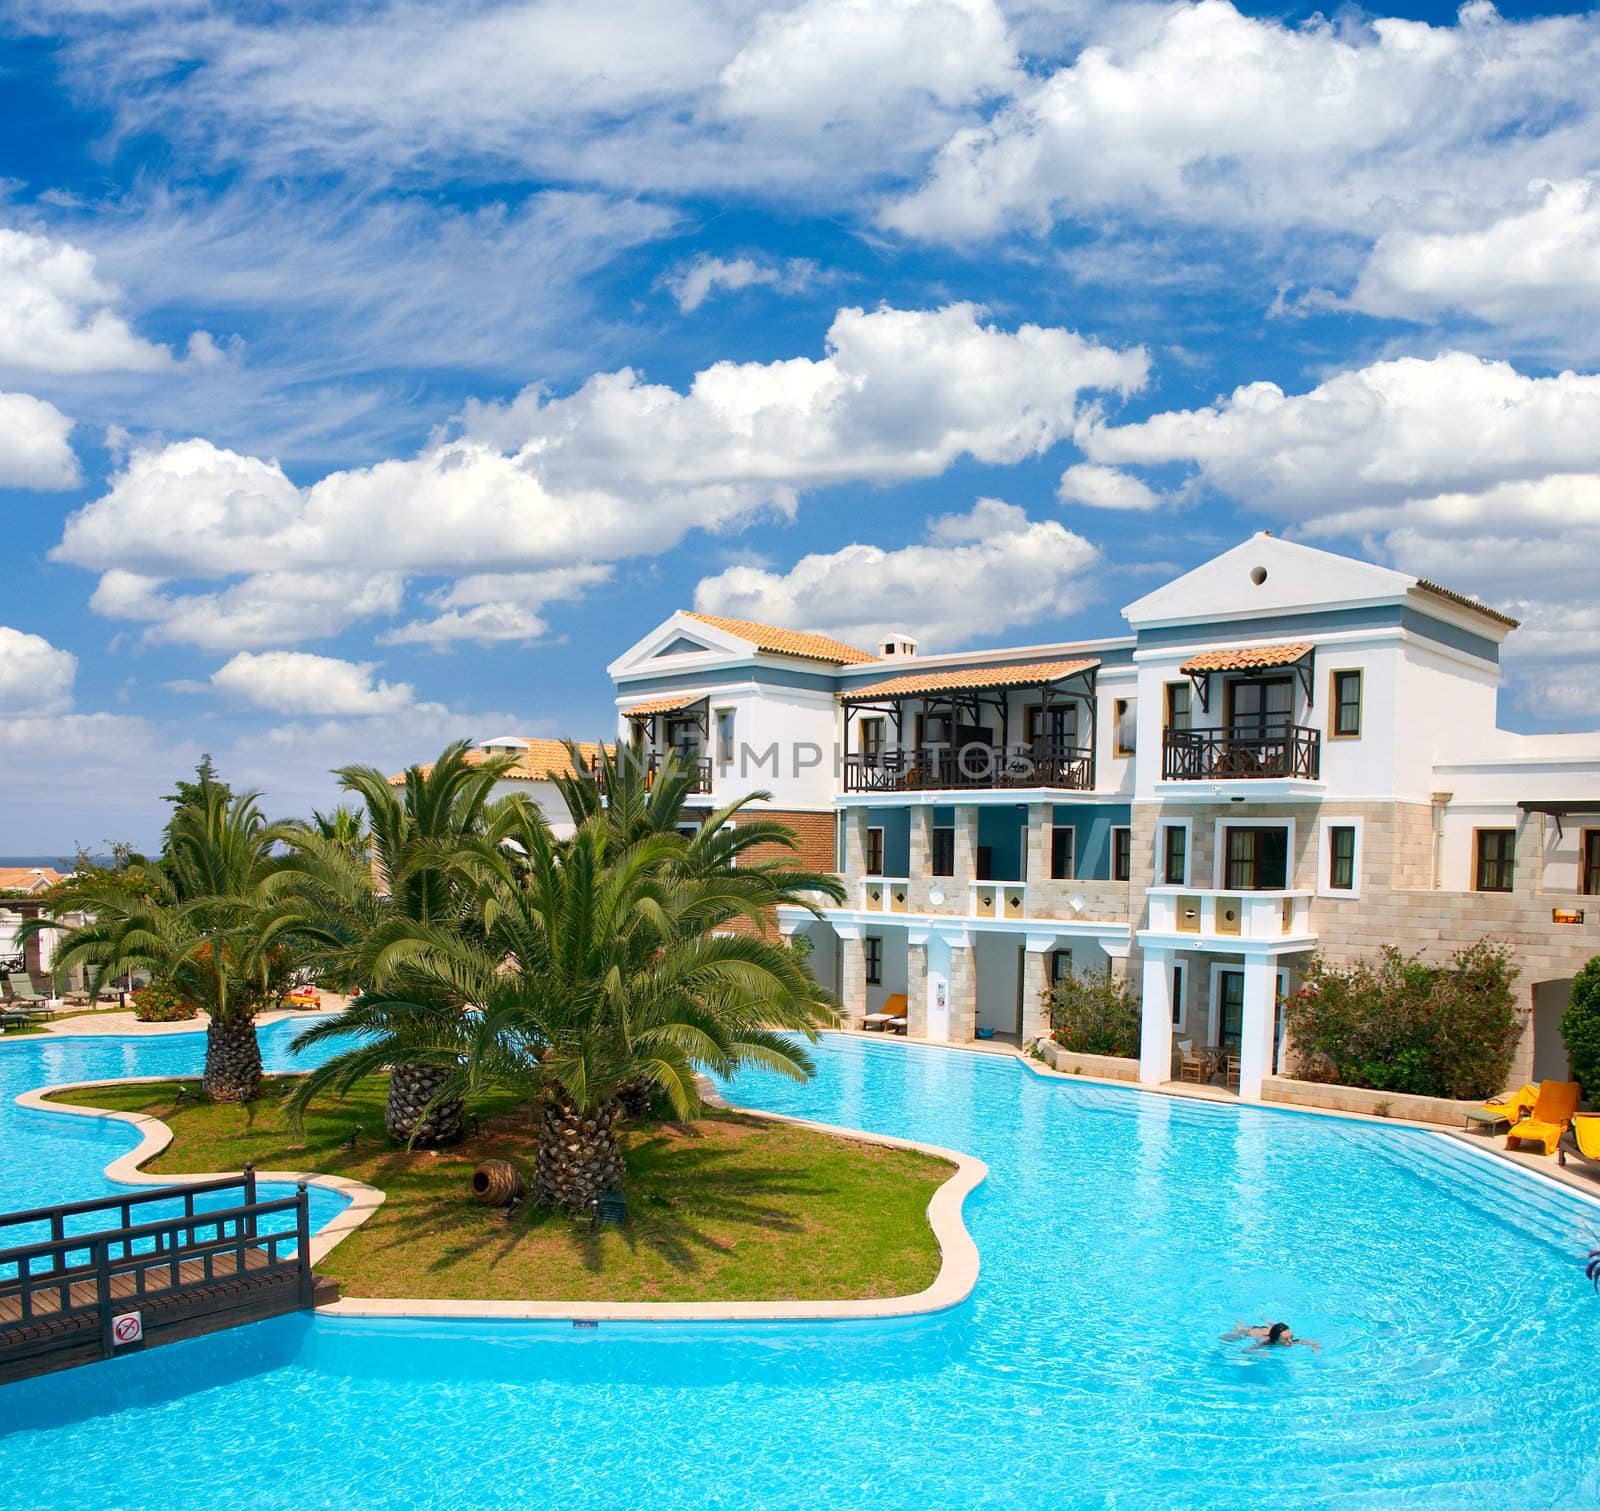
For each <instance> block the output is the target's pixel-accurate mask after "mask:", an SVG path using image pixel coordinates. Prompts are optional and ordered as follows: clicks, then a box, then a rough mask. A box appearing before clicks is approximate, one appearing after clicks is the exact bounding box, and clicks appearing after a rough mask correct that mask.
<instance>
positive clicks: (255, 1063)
mask: <svg viewBox="0 0 1600 1511" xmlns="http://www.w3.org/2000/svg"><path fill="white" fill-rule="evenodd" d="M200 1090H201V1093H202V1095H203V1096H204V1097H205V1099H206V1100H207V1101H208V1102H253V1101H255V1099H256V1097H257V1096H259V1095H260V1093H261V1041H260V1040H259V1039H258V1038H256V1025H255V1020H254V1019H253V1018H246V1019H245V1020H244V1021H243V1022H242V1023H219V1022H217V1021H216V1020H215V1019H212V1022H211V1026H210V1027H209V1028H208V1029H207V1030H206V1069H205V1074H204V1075H203V1076H202V1077H201V1080H200Z"/></svg>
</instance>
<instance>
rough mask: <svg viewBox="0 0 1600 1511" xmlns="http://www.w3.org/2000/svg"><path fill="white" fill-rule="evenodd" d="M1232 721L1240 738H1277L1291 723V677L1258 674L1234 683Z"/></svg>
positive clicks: (1292, 715) (1292, 688) (1292, 703)
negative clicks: (1258, 675) (1255, 676)
mask: <svg viewBox="0 0 1600 1511" xmlns="http://www.w3.org/2000/svg"><path fill="white" fill-rule="evenodd" d="M1232 723H1233V727H1234V730H1235V732H1236V733H1237V734H1238V735H1239V736H1241V737H1242V738H1247V739H1248V738H1255V739H1261V740H1269V739H1281V738H1282V737H1283V735H1284V734H1286V733H1287V732H1288V730H1289V726H1290V725H1292V724H1293V723H1294V679H1293V678H1292V677H1260V678H1253V679H1251V680H1250V681H1247V682H1235V683H1234V684H1233V719H1232Z"/></svg>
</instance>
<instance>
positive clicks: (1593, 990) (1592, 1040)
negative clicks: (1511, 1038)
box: [1561, 955, 1600, 1107]
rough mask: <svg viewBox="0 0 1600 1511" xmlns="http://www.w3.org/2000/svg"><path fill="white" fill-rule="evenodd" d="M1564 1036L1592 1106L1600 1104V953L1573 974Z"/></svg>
mask: <svg viewBox="0 0 1600 1511" xmlns="http://www.w3.org/2000/svg"><path fill="white" fill-rule="evenodd" d="M1561 1037H1562V1038H1563V1039H1564V1040H1565V1041H1566V1045H1567V1058H1568V1060H1570V1061H1571V1062H1572V1074H1573V1076H1574V1077H1575V1078H1576V1079H1577V1081H1578V1083H1579V1084H1580V1085H1581V1086H1582V1087H1583V1096H1584V1100H1585V1101H1586V1102H1588V1103H1589V1105H1590V1106H1591V1107H1593V1106H1600V955H1596V956H1595V958H1594V959H1593V960H1591V961H1590V962H1589V963H1588V964H1587V965H1586V966H1584V968H1583V969H1582V970H1581V971H1579V972H1578V974H1577V975H1576V976H1574V977H1573V978H1572V1000H1571V1001H1570V1002H1569V1003H1568V1004H1567V1010H1566V1012H1564V1013H1563V1014H1562V1015H1561Z"/></svg>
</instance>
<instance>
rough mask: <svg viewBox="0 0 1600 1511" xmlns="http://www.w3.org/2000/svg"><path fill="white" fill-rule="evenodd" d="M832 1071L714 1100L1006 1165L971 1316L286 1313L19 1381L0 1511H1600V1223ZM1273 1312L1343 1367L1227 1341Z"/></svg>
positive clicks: (904, 1063)
mask: <svg viewBox="0 0 1600 1511" xmlns="http://www.w3.org/2000/svg"><path fill="white" fill-rule="evenodd" d="M270 1033H271V1031H269V1035H270ZM279 1049H281V1040H275V1039H271V1038H270V1037H269V1052H270V1053H272V1054H274V1055H275V1054H276V1052H277V1051H278V1050H279ZM186 1052H189V1046H187V1045H186V1044H181V1043H180V1042H179V1041H174V1040H152V1041H143V1042H140V1043H138V1044H131V1045H130V1044H112V1045H99V1046H95V1047H94V1049H93V1050H92V1051H91V1050H90V1049H89V1048H88V1047H87V1046H82V1047H80V1046H77V1045H74V1046H70V1047H69V1046H66V1045H57V1044H51V1045H49V1046H46V1047H44V1048H43V1049H41V1050H39V1051H37V1052H36V1051H34V1049H33V1048H32V1046H28V1047H26V1048H24V1046H21V1045H15V1046H10V1047H7V1048H6V1049H5V1050H4V1051H3V1052H0V1061H3V1062H5V1063H4V1064H0V1073H3V1074H4V1075H5V1077H6V1078H7V1080H8V1082H16V1081H18V1079H19V1078H20V1079H21V1080H26V1079H27V1077H28V1076H29V1075H33V1076H35V1077H37V1078H38V1079H54V1078H58V1077H59V1076H64V1075H76V1074H80V1073H85V1074H115V1073H117V1072H116V1070H106V1069H104V1068H103V1061H97V1065H96V1068H95V1069H94V1070H92V1071H87V1072H84V1071H81V1069H80V1067H79V1065H78V1063H77V1062H76V1061H75V1060H73V1061H72V1063H70V1064H67V1063H65V1062H64V1061H62V1060H60V1059H55V1058H52V1057H54V1056H59V1055H62V1054H63V1053H65V1054H67V1055H68V1058H69V1059H70V1058H71V1056H73V1055H76V1054H79V1053H94V1054H96V1055H99V1056H103V1057H106V1058H107V1059H109V1058H117V1057H120V1058H121V1061H122V1066H123V1073H128V1074H133V1073H146V1074H148V1073H154V1072H155V1071H158V1070H165V1069H167V1068H169V1067H168V1066H166V1065H156V1064H154V1062H155V1061H156V1060H158V1059H163V1060H164V1059H166V1058H167V1057H169V1056H178V1055H182V1054H184V1053H186ZM192 1052H193V1053H194V1054H195V1055H197V1054H198V1044H195V1045H194V1046H193V1051H192ZM36 1053H37V1055H38V1058H34V1056H35V1054H36ZM19 1054H20V1056H21V1057H22V1058H24V1059H27V1060H29V1062H30V1063H28V1064H27V1065H26V1066H24V1065H23V1064H21V1063H19V1060H18V1058H17V1057H18V1056H19ZM818 1059H819V1069H820V1073H819V1075H818V1076H817V1078H816V1080H815V1081H813V1082H812V1083H810V1084H809V1085H807V1086H800V1087H797V1086H794V1085H792V1084H791V1083H788V1082H784V1081H782V1080H779V1079H778V1078H775V1077H771V1076H767V1075H756V1074H753V1075H748V1076H742V1077H740V1078H739V1079H738V1080H737V1081H736V1082H735V1083H734V1085H733V1086H732V1088H731V1094H732V1095H733V1096H734V1097H735V1099H737V1100H739V1101H742V1102H744V1103H747V1104H749V1105H754V1106H761V1107H766V1108H770V1109H772V1110H775V1111H783V1112H793V1113H799V1114H804V1115H807V1116H811V1117H817V1118H820V1119H823V1120H826V1121H832V1122H838V1123H843V1124H848V1125H852V1126H856V1127H863V1128H870V1129H876V1130H881V1131H884V1132H893V1133H901V1134H907V1135H910V1136H912V1137H916V1138H922V1139H927V1140H930V1141H932V1142H936V1143H941V1144H946V1145H950V1146H953V1147H957V1148H963V1149H967V1150H970V1151H972V1152H973V1153H976V1154H978V1155H979V1156H981V1157H982V1158H983V1159H985V1160H987V1161H988V1162H989V1165H990V1168H991V1175H990V1179H989V1181H988V1183H987V1184H986V1185H985V1186H984V1187H982V1188H980V1190H979V1191H978V1192H977V1193H976V1194H975V1195H974V1196H973V1197H972V1198H971V1199H969V1201H968V1203H967V1218H968V1223H969V1226H970V1227H971V1229H972V1231H973V1234H974V1236H975V1238H976V1240H977V1243H978V1246H979V1249H980V1251H981V1253H982V1256H983V1273H982V1277H981V1279H980V1281H979V1285H978V1289H977V1291H976V1292H975V1294H974V1296H973V1298H972V1299H971V1300H970V1301H969V1302H967V1303H966V1304H964V1305H963V1306H960V1307H958V1308H955V1309H954V1310H952V1311H950V1312H946V1313H943V1314H941V1315H939V1316H936V1317H931V1318H922V1319H916V1320H911V1321H904V1322H894V1323H870V1324H868V1323H863V1324H856V1323H850V1324H842V1325H837V1324H836V1325H821V1326H818V1325H810V1326H796V1325H780V1326H769V1327H748V1326H734V1325H720V1326H716V1325H713V1326H704V1325H702V1326H697V1327H676V1326H674V1327H650V1326H644V1325H634V1326H618V1325H609V1324H608V1325H603V1326H601V1327H600V1328H598V1329H595V1330H592V1331H574V1330H573V1329H572V1328H571V1327H570V1326H560V1327H558V1326H555V1325H551V1324H508V1323H498V1324H477V1325H470V1326H464V1325H459V1324H450V1325H442V1324H430V1323H421V1322H359V1321H355V1320H350V1321H335V1320H331V1319H322V1320H313V1319H305V1318H293V1319H283V1320H280V1321H278V1322H273V1323H264V1324H260V1325H257V1326H255V1327H252V1328H247V1329H241V1330H238V1331H236V1332H233V1333H229V1334H225V1335H222V1336H220V1337H215V1338H210V1339H201V1340H196V1341H195V1342H192V1343H185V1344H179V1345H175V1346H172V1347H169V1348H165V1349H160V1350H155V1351H153V1352H151V1353H149V1354H146V1355H143V1356H140V1357H137V1358H130V1359H123V1360H114V1361H112V1362H110V1363H109V1364H105V1365H100V1366H95V1367H93V1368H91V1369H86V1370H80V1371H77V1372H74V1373H71V1374H67V1375H62V1376H56V1377H52V1378H49V1379H46V1380H43V1381H35V1382H31V1383H30V1384H27V1385H24V1386H21V1387H8V1388H6V1389H4V1390H0V1431H3V1432H4V1434H5V1435H4V1436H3V1437H0V1506H7V1507H9V1506H19V1507H20V1506H29V1507H40V1506H52V1505H56V1504H60V1505H63V1506H65V1505H67V1504H69V1503H70V1504H71V1505H73V1506H75V1507H79V1508H81V1507H83V1506H86V1505H87V1506H96V1507H100V1506H104V1507H113V1506H115V1507H130V1508H131V1507H152V1508H153V1507H161V1508H163V1511H166V1508H170V1507H171V1506H172V1505H173V1504H175V1503H187V1502H189V1501H192V1500H197V1499H199V1498H200V1497H201V1496H204V1497H205V1498H206V1499H207V1500H208V1501H209V1500H211V1499H214V1498H215V1499H220V1500H221V1501H223V1502H225V1503H228V1504H232V1505H237V1506H251V1507H255V1506H262V1507H278V1506H282V1507H295V1508H300V1507H307V1506H334V1505H337V1506H347V1507H349V1506H358V1507H368V1506H371V1507H423V1506H426V1507H477V1506H531V1507H546V1506H548V1507H561V1508H564V1511H572V1508H590V1507H631V1506H651V1507H665V1508H675V1507H679V1506H704V1507H717V1508H721V1507H757V1506H759V1507H797V1508H813V1507H815V1508H822V1507H830V1508H854V1507H867V1506H871V1507H874V1508H884V1511H900V1508H906V1511H910V1508H917V1511H926V1508H930V1507H963V1508H967V1507H1035V1506H1041V1507H1042V1506H1051V1507H1057V1506H1105V1507H1130V1506H1156V1505H1159V1506H1185V1507H1231V1506H1237V1505H1239V1504H1241V1503H1246V1502H1253V1503H1256V1504H1264V1505H1280V1504H1288V1503H1291V1502H1299V1503H1313V1504H1317V1505H1332V1506H1352V1507H1354V1506H1428V1507H1434V1506H1439V1507H1456V1506H1465V1505H1469V1504H1474V1503H1476V1502H1479V1501H1482V1500H1485V1499H1488V1498H1491V1497H1492V1499H1493V1500H1494V1502H1495V1503H1496V1504H1497V1505H1510V1506H1516V1507H1519V1508H1520V1507H1529V1508H1536V1507H1545V1506H1554V1505H1558V1504H1559V1505H1596V1504H1600V1449H1597V1447H1596V1438H1597V1432H1596V1424H1597V1423H1600V1374H1597V1373H1596V1372H1595V1371H1594V1370H1593V1369H1592V1368H1591V1360H1592V1357H1593V1353H1594V1345H1595V1342H1596V1339H1597V1337H1600V1299H1597V1298H1596V1297H1595V1296H1594V1294H1593V1293H1592V1291H1591V1290H1590V1288H1589V1286H1588V1284H1587V1282H1586V1281H1585V1279H1584V1275H1583V1255H1584V1252H1585V1250H1586V1249H1587V1248H1589V1247H1593V1246H1595V1243H1594V1242H1593V1241H1592V1240H1591V1234H1592V1233H1593V1232H1594V1230H1595V1229H1596V1228H1600V1211H1597V1210H1596V1209H1595V1208H1592V1207H1590V1206H1588V1205H1587V1204H1585V1203H1583V1202H1581V1201H1580V1200H1578V1199H1576V1198H1574V1197H1571V1196H1569V1195H1568V1194H1566V1193H1565V1192H1562V1191H1559V1190H1556V1189H1553V1188H1550V1187H1548V1186H1545V1185H1542V1184H1540V1183H1537V1182H1534V1181H1531V1180H1527V1179H1524V1178H1522V1177H1520V1176H1518V1175H1516V1174H1515V1172H1512V1171H1508V1170H1505V1169H1502V1168H1499V1167H1496V1166H1494V1165H1492V1164H1490V1162H1488V1161H1487V1160H1485V1159H1483V1158H1482V1157H1481V1156H1479V1155H1476V1154H1474V1153H1473V1152H1471V1151H1470V1150H1461V1149H1458V1148H1456V1147H1454V1146H1452V1145H1451V1144H1449V1143H1447V1142H1446V1141H1444V1140H1443V1139H1440V1138H1438V1137H1436V1136H1429V1135H1415V1134H1408V1133H1405V1132H1403V1131H1401V1130H1394V1129H1372V1128H1369V1127H1365V1126H1362V1125H1358V1124H1354V1123H1342V1122H1338V1121H1334V1120H1329V1119H1322V1118H1313V1117H1307V1116H1298V1115H1295V1114H1291V1113H1282V1112H1271V1111H1266V1110H1262V1109H1251V1108H1245V1109H1235V1108H1230V1107H1214V1106H1209V1105H1205V1104H1200V1103H1192V1102H1182V1101H1176V1100H1172V1099H1168V1098H1163V1097H1149V1096H1141V1095H1139V1094H1137V1093H1133V1092H1122V1091H1116V1090H1111V1089H1101V1088H1095V1087H1088V1086H1081V1085H1070V1084H1063V1083H1059V1082H1047V1081H1043V1080H1040V1079H1038V1078H1036V1077H1034V1076H1032V1075H1030V1074H1029V1073H1028V1072H1027V1071H1026V1070H1025V1069H1024V1068H1022V1067H1021V1066H1019V1065H1017V1064H1016V1063H1014V1062H1012V1061H1010V1060H1006V1059H1000V1058H996V1057H988V1056H981V1055H975V1054H963V1053H956V1052H948V1051H940V1050H935V1049H927V1048H922V1047H920V1046H917V1045H906V1044H904V1043H892V1044H881V1045H880V1044H876V1043H872V1042H862V1041H860V1040H855V1039H843V1038H833V1039H830V1040H829V1041H828V1042H827V1043H826V1044H825V1045H824V1046H823V1047H822V1048H821V1050H820V1051H819V1054H818ZM188 1063H190V1064H191V1065H192V1064H194V1063H197V1060H191V1061H190V1062H188ZM8 1099H9V1093H8ZM13 1114H14V1109H7V1110H6V1111H5V1112H0V1116H11V1115H13ZM27 1132H28V1135H29V1142H30V1144H33V1145H34V1147H36V1148H38V1149H41V1150H47V1151H50V1153H51V1157H52V1158H54V1157H55V1154H56V1151H57V1140H58V1139H60V1140H63V1141H64V1142H63V1143H62V1144H61V1145H60V1156H61V1159H62V1161H63V1163H62V1164H61V1165H59V1166H57V1167H56V1168H57V1169H59V1170H67V1171H70V1172H71V1180H72V1182H74V1183H75V1186H74V1188H75V1189H76V1183H81V1181H87V1182H89V1183H90V1184H91V1186H92V1184H93V1182H94V1181H95V1180H96V1179H98V1177H97V1176H96V1175H94V1174H93V1173H91V1170H90V1166H92V1164H93V1157H94V1156H92V1155H89V1156H86V1155H85V1151H83V1150H82V1149H81V1148H77V1147H75V1146H74V1144H73V1138H74V1136H75V1134H76V1132H77V1130H76V1127H75V1126H73V1127H71V1128H69V1127H68V1125H67V1120H66V1119H62V1120H60V1123H59V1124H57V1123H56V1122H55V1121H54V1120H51V1121H50V1122H49V1123H48V1125H47V1126H46V1125H37V1124H30V1126H29V1128H28V1130H27ZM5 1138H6V1143H5V1146H4V1147H5V1149H6V1151H7V1155H6V1157H5V1159H4V1160H3V1161H0V1195H3V1197H4V1198H5V1199H7V1200H10V1199H11V1194H12V1191H13V1189H14V1188H13V1186H11V1185H8V1184H6V1182H12V1181H14V1180H15V1179H17V1173H16V1171H15V1170H14V1168H13V1167H14V1165H15V1151H16V1148H17V1144H16V1141H15V1137H14V1134H13V1132H12V1131H11V1125H9V1124H7V1125H6V1131H5ZM103 1152H104V1151H103V1150H100V1151H97V1153H103ZM31 1178H32V1177H23V1179H24V1180H27V1179H31ZM1274 1317H1283V1318H1285V1319H1287V1320H1289V1321H1290V1322H1291V1323H1292V1324H1293V1325H1294V1326H1295V1328H1296V1330H1297V1331H1298V1332H1300V1333H1302V1334H1303V1335H1304V1336H1307V1337H1311V1338H1316V1339H1318V1340H1319V1341H1320V1342H1321V1343H1322V1345H1323V1352H1322V1354H1321V1355H1320V1356H1318V1355H1312V1354H1311V1353H1310V1352H1309V1351H1307V1350H1301V1349H1296V1350H1293V1351H1291V1352H1288V1353H1285V1354H1275V1355H1272V1356H1261V1355H1257V1356H1253V1357H1250V1358H1246V1357H1245V1356H1243V1355H1242V1354H1241V1352H1240V1349H1239V1345H1225V1344H1222V1343H1220V1342H1219V1341H1217V1340H1218V1334H1220V1333H1221V1332H1223V1331H1225V1330H1226V1329H1227V1328H1228V1327H1229V1326H1230V1325H1231V1324H1232V1323H1233V1322H1234V1321H1235V1320H1238V1319H1245V1320H1250V1321H1258V1320H1263V1319H1266V1318H1274ZM53 1466H61V1469H60V1473H59V1475H56V1474H54V1473H52V1472H51V1470H52V1468H53Z"/></svg>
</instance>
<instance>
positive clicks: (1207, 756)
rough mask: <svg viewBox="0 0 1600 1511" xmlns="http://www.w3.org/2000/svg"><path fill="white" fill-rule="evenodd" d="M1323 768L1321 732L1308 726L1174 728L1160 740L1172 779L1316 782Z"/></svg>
mask: <svg viewBox="0 0 1600 1511" xmlns="http://www.w3.org/2000/svg"><path fill="white" fill-rule="evenodd" d="M1321 770H1322V734H1321V731H1320V730H1316V729H1308V728H1307V727H1306V726H1305V725H1303V724H1276V725H1268V726H1266V727H1264V728H1263V727H1262V726H1261V725H1258V724H1246V725H1234V726H1233V727H1232V728H1229V729H1169V730H1167V731H1166V732H1165V734H1164V736H1163V739H1162V742H1161V776H1162V780H1164V781H1168V782H1218V781H1240V780H1243V779H1245V778H1248V777H1299V778H1300V779H1301V780H1303V781H1308V782H1314V781H1316V780H1317V779H1318V777H1319V775H1320V774H1321Z"/></svg>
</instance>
